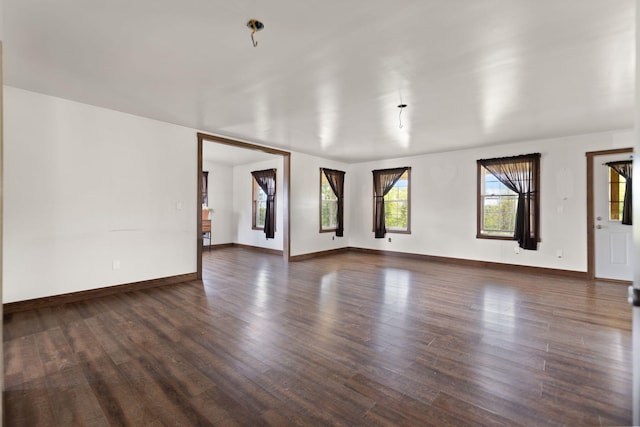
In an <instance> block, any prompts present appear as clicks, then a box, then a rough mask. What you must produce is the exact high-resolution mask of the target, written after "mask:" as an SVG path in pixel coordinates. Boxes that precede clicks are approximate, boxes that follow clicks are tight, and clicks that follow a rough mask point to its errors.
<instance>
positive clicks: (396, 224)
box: [384, 171, 409, 231]
mask: <svg viewBox="0 0 640 427" xmlns="http://www.w3.org/2000/svg"><path fill="white" fill-rule="evenodd" d="M384 221H385V226H386V228H387V230H388V231H407V230H408V229H409V172H408V171H407V172H405V173H403V174H402V176H401V177H400V179H399V180H398V181H397V182H396V183H395V185H394V186H393V188H392V189H391V191H389V192H388V193H387V195H386V196H384Z"/></svg>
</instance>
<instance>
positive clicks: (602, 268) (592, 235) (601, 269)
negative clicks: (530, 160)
mask: <svg viewBox="0 0 640 427" xmlns="http://www.w3.org/2000/svg"><path fill="white" fill-rule="evenodd" d="M631 153H633V149H631V148H623V149H616V150H605V151H593V152H588V153H586V156H587V261H588V267H587V276H588V278H589V279H590V280H593V279H602V280H609V281H616V282H621V283H631V281H632V279H633V266H632V263H631V256H632V255H631V254H632V245H633V233H632V230H633V229H632V226H630V225H624V224H622V223H621V208H622V200H621V198H622V197H623V194H624V178H622V179H620V177H618V176H617V173H615V172H614V173H612V172H611V170H610V168H609V167H608V166H607V165H606V163H607V162H612V161H619V160H628V159H629V157H630V155H631Z"/></svg>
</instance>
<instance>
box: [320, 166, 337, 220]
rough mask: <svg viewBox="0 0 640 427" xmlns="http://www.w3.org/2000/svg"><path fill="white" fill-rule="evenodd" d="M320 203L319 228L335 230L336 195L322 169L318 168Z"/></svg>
mask: <svg viewBox="0 0 640 427" xmlns="http://www.w3.org/2000/svg"><path fill="white" fill-rule="evenodd" d="M320 204H321V205H320V230H322V231H333V230H335V229H336V227H337V222H338V197H337V196H336V194H335V193H334V192H333V190H332V189H331V186H330V185H329V181H328V180H327V177H326V175H325V174H324V172H322V169H321V170H320Z"/></svg>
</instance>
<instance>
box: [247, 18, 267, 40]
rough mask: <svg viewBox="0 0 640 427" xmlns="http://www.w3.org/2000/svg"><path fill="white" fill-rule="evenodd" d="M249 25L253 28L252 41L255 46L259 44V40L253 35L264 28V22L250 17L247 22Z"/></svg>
mask: <svg viewBox="0 0 640 427" xmlns="http://www.w3.org/2000/svg"><path fill="white" fill-rule="evenodd" d="M247 27H249V28H251V43H252V44H253V47H256V46H258V42H257V41H256V40H255V39H254V37H253V35H254V34H255V33H257V32H258V31H260V30H262V29H263V28H264V24H263V23H262V22H260V21H258V20H257V19H250V20H249V22H247Z"/></svg>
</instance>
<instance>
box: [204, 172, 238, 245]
mask: <svg viewBox="0 0 640 427" xmlns="http://www.w3.org/2000/svg"><path fill="white" fill-rule="evenodd" d="M202 170H204V171H208V172H209V207H210V208H212V209H213V212H211V213H210V214H209V217H210V219H211V227H212V232H211V238H212V240H211V243H212V244H213V245H220V244H225V243H233V239H234V237H235V235H236V233H235V229H234V227H235V221H234V204H233V197H234V192H233V168H232V167H231V166H227V165H223V164H219V163H214V162H211V161H203V162H202ZM206 243H208V242H206V241H205V244H206Z"/></svg>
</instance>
